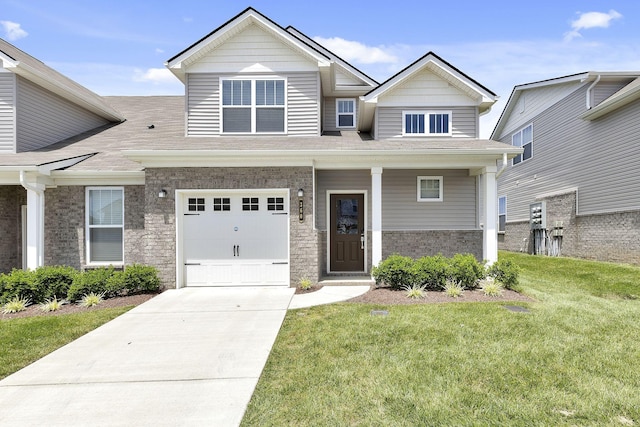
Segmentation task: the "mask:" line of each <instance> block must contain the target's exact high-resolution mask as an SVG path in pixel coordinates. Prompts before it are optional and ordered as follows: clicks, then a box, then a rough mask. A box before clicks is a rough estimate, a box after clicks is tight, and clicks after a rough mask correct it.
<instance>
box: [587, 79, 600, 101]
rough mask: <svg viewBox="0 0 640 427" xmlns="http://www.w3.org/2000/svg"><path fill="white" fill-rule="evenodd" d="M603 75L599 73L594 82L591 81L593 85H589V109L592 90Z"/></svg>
mask: <svg viewBox="0 0 640 427" xmlns="http://www.w3.org/2000/svg"><path fill="white" fill-rule="evenodd" d="M601 77H602V75H601V74H598V76H597V77H596V79H595V80H594V81H593V83H591V85H589V89H587V110H590V109H591V90H592V89H593V88H594V87H595V85H597V84H598V82H599V81H600V78H601Z"/></svg>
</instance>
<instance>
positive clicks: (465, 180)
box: [382, 169, 478, 231]
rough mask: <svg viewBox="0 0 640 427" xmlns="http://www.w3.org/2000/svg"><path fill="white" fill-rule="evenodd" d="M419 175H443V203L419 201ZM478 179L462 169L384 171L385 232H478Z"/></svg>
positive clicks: (383, 223) (383, 226)
mask: <svg viewBox="0 0 640 427" xmlns="http://www.w3.org/2000/svg"><path fill="white" fill-rule="evenodd" d="M418 176H442V177H443V180H444V188H443V196H444V197H443V201H442V202H418V201H417V197H418V193H417V191H418ZM476 199H477V189H476V178H475V177H474V176H469V171H468V170H466V169H461V170H410V169H385V170H384V171H383V172H382V229H383V230H386V231H390V230H474V229H477V222H478V221H477V200H476Z"/></svg>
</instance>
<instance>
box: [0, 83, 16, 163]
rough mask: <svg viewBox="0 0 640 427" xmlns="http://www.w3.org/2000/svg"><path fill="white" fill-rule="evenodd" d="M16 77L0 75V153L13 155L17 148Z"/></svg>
mask: <svg viewBox="0 0 640 427" xmlns="http://www.w3.org/2000/svg"><path fill="white" fill-rule="evenodd" d="M14 93H15V75H14V74H13V73H0V152H9V153H13V152H14V151H15V149H16V147H15V99H14V97H15V95H14Z"/></svg>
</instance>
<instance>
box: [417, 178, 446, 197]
mask: <svg viewBox="0 0 640 427" xmlns="http://www.w3.org/2000/svg"><path fill="white" fill-rule="evenodd" d="M442 190H443V182H442V177H441V176H419V177H418V201H419V202H441V201H442V200H443V194H442Z"/></svg>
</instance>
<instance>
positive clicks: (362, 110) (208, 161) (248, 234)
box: [0, 8, 522, 287]
mask: <svg viewBox="0 0 640 427" xmlns="http://www.w3.org/2000/svg"><path fill="white" fill-rule="evenodd" d="M0 58H1V59H2V67H1V68H0V141H1V143H0V150H2V152H1V153H0V209H1V212H0V221H1V222H0V230H2V232H3V233H5V234H4V235H6V236H8V238H6V239H3V240H2V241H1V242H0V245H1V246H2V247H0V253H1V254H2V258H0V269H1V270H3V271H6V270H9V269H11V268H14V267H18V268H19V267H29V268H34V267H37V266H40V265H49V264H67V265H71V266H74V267H76V268H90V267H93V266H100V265H116V266H121V265H127V264H131V263H134V262H136V263H146V264H150V265H154V266H156V267H158V269H159V270H160V272H161V276H162V280H163V283H164V286H165V287H173V286H177V287H183V286H215V285H234V286H243V285H285V286H289V285H294V286H295V285H296V284H297V283H298V281H299V280H300V279H301V278H303V277H306V278H310V279H312V280H317V279H320V278H322V277H326V276H342V275H360V276H367V275H370V272H371V268H372V266H374V265H376V264H377V263H379V262H380V261H381V260H382V259H384V258H385V257H387V256H388V255H391V254H393V253H401V254H405V255H410V256H414V257H418V256H422V255H430V254H437V253H443V254H444V255H449V256H450V255H453V254H455V253H460V252H468V253H472V254H474V255H475V256H476V257H477V258H478V259H481V260H482V259H485V260H488V261H489V262H493V261H495V260H496V259H497V250H498V249H497V248H498V246H497V230H496V224H497V223H498V213H497V190H496V175H497V174H498V171H499V168H498V164H499V163H501V162H503V161H508V159H511V158H512V157H514V156H516V155H518V154H519V153H521V152H522V149H521V148H516V147H512V146H511V144H504V143H500V142H497V141H493V140H487V139H481V138H479V128H478V127H479V117H480V115H482V114H484V113H486V112H488V111H489V110H490V109H491V107H492V105H493V104H494V103H495V102H496V100H497V96H496V95H495V94H494V93H493V92H491V91H490V90H489V89H487V88H485V87H484V86H483V85H481V84H480V83H478V82H477V81H475V80H473V79H472V78H470V77H469V76H467V75H466V74H464V73H463V72H462V71H460V70H458V69H457V68H455V67H454V66H452V65H451V64H449V63H448V62H446V61H445V60H443V59H442V58H440V57H439V56H437V55H436V54H434V53H432V52H430V53H427V54H426V55H424V56H423V57H421V58H420V59H418V60H417V61H415V62H414V63H413V64H411V65H409V66H408V67H407V68H405V69H404V70H402V71H400V72H399V73H398V74H396V75H394V76H392V77H391V78H389V79H388V80H387V81H385V82H383V83H378V82H376V81H375V80H373V79H372V78H370V77H368V76H367V75H366V74H364V73H363V72H361V71H359V70H358V69H356V68H355V67H353V66H352V65H350V64H348V63H347V62H346V61H344V60H342V59H341V58H339V57H338V56H336V55H335V54H333V53H332V52H330V51H329V50H327V49H326V48H324V47H322V46H320V45H318V44H317V43H316V42H315V41H313V40H312V39H310V38H309V37H307V36H305V35H304V34H302V33H301V32H300V31H298V30H296V29H295V28H293V27H288V28H284V27H282V26H280V25H278V24H277V23H275V22H273V21H272V20H270V19H269V18H267V17H266V16H264V15H262V14H261V13H259V12H258V11H256V10H254V9H252V8H248V9H246V10H244V11H243V12H241V13H240V14H239V15H237V16H235V17H233V18H232V19H231V20H229V21H228V22H226V23H225V24H224V25H222V26H221V27H219V28H217V29H216V30H214V31H213V32H211V33H210V34H208V35H206V36H205V37H203V38H202V39H201V40H199V41H197V42H196V43H195V44H193V45H192V46H189V47H187V48H186V49H185V50H184V51H182V52H180V53H178V54H177V55H175V56H174V57H172V58H171V59H169V60H168V61H167V63H166V66H167V67H168V69H169V70H171V72H172V73H173V74H175V76H176V77H177V78H178V79H180V80H181V81H182V82H183V83H184V85H185V95H184V96H175V97H167V96H147V97H144V96H143V97H136V96H127V97H104V98H101V97H98V96H96V95H95V94H92V93H91V92H89V91H87V90H86V89H84V88H82V87H80V86H78V85H77V84H75V83H73V82H70V81H69V80H68V79H65V78H64V77H62V76H60V75H59V74H57V73H55V72H54V71H53V70H51V69H49V68H48V67H46V66H44V65H43V64H42V63H40V62H38V61H37V60H35V59H33V58H32V57H30V56H29V55H27V54H26V53H24V52H21V51H19V50H17V49H16V48H15V47H13V46H11V45H9V44H7V43H6V42H2V44H0ZM29 64H31V65H29ZM34 64H35V65H34ZM36 65H37V66H36ZM21 67H22V68H21ZM27 100H30V101H34V102H33V105H31V106H29V108H26V106H25V103H26V102H27ZM48 103H51V104H52V105H55V107H54V108H51V107H49V106H48ZM56 114H57V115H58V116H60V115H61V116H63V117H58V116H55V115H56ZM63 122H68V125H64V126H63V124H64V123H63ZM58 124H60V127H61V128H62V129H61V130H59V131H56V133H55V134H52V133H51V132H50V129H51V128H52V127H53V126H57V125H58ZM40 133H45V134H47V135H49V136H50V138H49V139H47V140H45V141H43V140H41V138H40V137H39V134H40Z"/></svg>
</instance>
